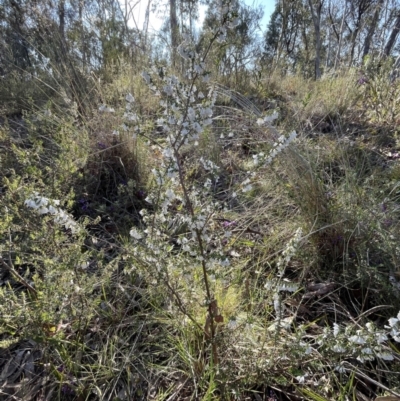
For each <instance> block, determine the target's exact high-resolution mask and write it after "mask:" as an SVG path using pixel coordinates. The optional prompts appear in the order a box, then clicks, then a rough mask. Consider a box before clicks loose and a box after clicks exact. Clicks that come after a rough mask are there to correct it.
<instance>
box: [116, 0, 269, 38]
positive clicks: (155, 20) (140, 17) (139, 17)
mask: <svg viewBox="0 0 400 401" xmlns="http://www.w3.org/2000/svg"><path fill="white" fill-rule="evenodd" d="M244 2H245V4H246V5H248V6H258V5H260V6H261V7H262V8H263V9H264V17H263V19H262V21H261V29H262V31H263V32H264V31H265V28H266V26H267V25H268V22H269V19H270V16H271V14H272V12H273V11H274V8H275V3H276V0H244ZM120 3H121V5H123V4H124V3H125V0H120ZM134 3H135V4H136V6H135V8H134V12H133V15H134V18H135V21H136V25H137V27H138V28H139V29H141V28H142V27H143V23H144V19H145V12H146V7H147V4H148V0H138V1H137V2H134ZM131 4H132V3H131ZM205 11H206V6H200V10H199V14H200V18H199V21H198V24H199V26H201V24H202V20H203V19H204V15H205ZM162 23H163V19H162V18H160V17H158V16H157V15H156V13H154V12H150V20H149V28H150V31H152V32H156V31H158V30H159V29H160V28H161V25H162Z"/></svg>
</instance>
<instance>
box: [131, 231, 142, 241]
mask: <svg viewBox="0 0 400 401" xmlns="http://www.w3.org/2000/svg"><path fill="white" fill-rule="evenodd" d="M129 235H130V236H131V237H132V238H135V239H142V238H143V234H142V233H141V232H139V231H138V230H137V229H136V228H132V230H131V231H129Z"/></svg>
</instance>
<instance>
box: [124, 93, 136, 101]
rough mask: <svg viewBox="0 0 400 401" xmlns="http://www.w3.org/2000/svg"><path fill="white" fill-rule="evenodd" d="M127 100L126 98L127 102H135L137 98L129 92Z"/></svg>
mask: <svg viewBox="0 0 400 401" xmlns="http://www.w3.org/2000/svg"><path fill="white" fill-rule="evenodd" d="M125 100H126V101H127V102H129V103H133V102H134V101H135V98H134V97H133V96H132V94H131V93H128V94H127V95H126V96H125Z"/></svg>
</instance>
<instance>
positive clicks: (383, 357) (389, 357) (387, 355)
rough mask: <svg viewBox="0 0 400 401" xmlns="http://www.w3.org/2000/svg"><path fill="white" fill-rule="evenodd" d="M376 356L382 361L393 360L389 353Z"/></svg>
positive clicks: (380, 353)
mask: <svg viewBox="0 0 400 401" xmlns="http://www.w3.org/2000/svg"><path fill="white" fill-rule="evenodd" d="M376 356H377V357H378V358H381V359H383V360H384V361H393V359H394V356H393V355H392V354H391V353H390V352H389V351H381V352H377V353H376Z"/></svg>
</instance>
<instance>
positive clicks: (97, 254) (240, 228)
mask: <svg viewBox="0 0 400 401" xmlns="http://www.w3.org/2000/svg"><path fill="white" fill-rule="evenodd" d="M224 18H225V20H224V21H225V24H226V26H227V28H229V26H233V25H234V23H235V18H234V15H233V14H229V10H225V14H224ZM221 36H223V33H221V31H218V32H217V33H216V34H215V36H214V37H212V38H210V39H209V40H210V48H211V45H212V44H213V43H214V42H215V43H216V42H217V41H218V40H221ZM222 39H223V38H222ZM178 52H179V54H180V56H181V57H182V60H183V61H182V65H184V67H185V73H182V71H178V70H179V69H177V70H172V69H170V68H167V67H166V66H161V65H153V66H150V65H145V66H144V67H143V71H140V72H138V71H137V68H135V67H133V66H130V65H129V64H127V63H126V64H124V62H123V61H120V65H119V67H118V68H113V67H109V70H108V71H107V80H104V81H101V80H100V79H97V78H96V79H95V78H93V77H88V78H87V81H86V85H87V87H86V88H87V89H88V90H87V93H86V95H85V96H83V95H82V94H81V93H80V94H79V96H80V97H77V96H74V93H70V92H69V91H70V89H71V87H70V86H68V85H65V86H64V85H63V83H64V82H62V81H59V82H58V83H57V85H55V84H54V86H53V89H54V91H53V92H52V93H51V94H49V93H48V91H49V86H50V85H49V84H46V85H44V86H43V87H42V86H41V85H43V83H44V81H45V80H44V79H40V80H39V79H38V80H34V79H32V80H31V81H28V83H27V82H18V80H14V81H12V79H13V78H12V77H11V78H9V79H10V82H9V87H10V88H13V89H12V90H13V91H14V93H15V88H16V87H18V85H19V89H20V90H21V89H22V86H24V87H26V86H27V85H28V86H30V87H29V89H26V93H27V96H26V98H25V99H23V102H22V103H19V104H16V103H9V104H4V106H3V110H2V114H3V116H4V117H2V119H1V127H0V152H1V153H0V157H1V158H0V163H1V171H2V181H1V187H0V210H1V214H0V238H1V241H0V252H1V253H0V323H1V324H0V399H4V400H26V401H28V400H79V401H83V400H112V401H124V400H160V401H161V400H168V401H172V400H199V399H202V400H217V399H218V400H219V399H221V400H253V399H254V400H257V401H259V400H266V401H267V400H268V401H276V400H301V399H304V400H316V401H323V400H343V401H344V400H362V401H364V400H373V399H376V400H379V399H380V400H386V401H388V400H395V399H398V397H400V379H399V372H400V348H399V344H400V312H399V311H400V299H399V297H400V270H399V260H400V247H399V239H400V226H399V214H400V204H399V196H400V189H399V182H400V181H399V180H400V164H399V158H400V144H399V136H398V135H399V132H398V122H399V121H400V107H399V105H398V102H397V100H398V98H399V96H400V83H399V81H390V80H389V79H388V70H387V69H385V66H380V68H379V69H378V68H374V67H373V66H369V67H368V68H365V69H364V70H363V72H362V73H361V72H360V70H357V69H350V70H347V71H343V72H341V73H338V74H335V75H332V76H330V75H329V74H325V75H324V76H323V77H322V79H321V80H318V81H311V80H305V79H303V78H301V77H300V76H297V75H293V76H280V75H279V74H278V73H277V72H274V73H273V74H272V73H270V72H269V71H267V70H266V69H265V70H263V71H261V72H260V73H259V74H256V75H254V76H246V77H243V82H246V83H248V85H247V84H246V85H245V86H243V87H229V86H228V84H227V81H226V79H225V80H224V79H221V80H218V79H217V78H215V79H214V78H213V76H212V75H211V74H210V71H209V70H208V69H207V64H206V62H207V53H205V54H202V55H198V54H197V53H196V49H195V47H194V46H193V44H191V43H189V42H185V43H184V44H183V45H181V46H180V47H179V48H178ZM11 81H12V82H11ZM40 88H42V90H39V89H40ZM10 91H11V89H10ZM18 93H20V92H18ZM32 93H33V94H36V95H37V94H38V93H39V94H42V95H43V96H39V95H37V96H38V97H37V98H34V99H33V98H31V97H30V96H31V95H30V94H32ZM75 95H76V94H75ZM385 397H386V398H385Z"/></svg>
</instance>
